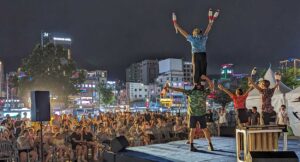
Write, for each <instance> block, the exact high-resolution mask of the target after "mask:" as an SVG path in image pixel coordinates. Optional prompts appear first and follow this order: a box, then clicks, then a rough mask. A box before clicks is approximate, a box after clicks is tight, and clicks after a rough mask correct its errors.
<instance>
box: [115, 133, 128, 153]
mask: <svg viewBox="0 0 300 162" xmlns="http://www.w3.org/2000/svg"><path fill="white" fill-rule="evenodd" d="M127 146H129V143H128V141H127V139H126V138H125V137H124V136H120V137H116V138H115V139H113V140H112V141H111V151H112V152H115V153H116V152H120V151H122V150H124V149H125V148H126V147H127Z"/></svg>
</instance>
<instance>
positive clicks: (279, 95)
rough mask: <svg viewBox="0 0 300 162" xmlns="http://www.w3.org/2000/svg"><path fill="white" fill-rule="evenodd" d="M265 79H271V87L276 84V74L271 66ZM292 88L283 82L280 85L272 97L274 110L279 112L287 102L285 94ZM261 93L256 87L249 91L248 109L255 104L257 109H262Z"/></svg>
mask: <svg viewBox="0 0 300 162" xmlns="http://www.w3.org/2000/svg"><path fill="white" fill-rule="evenodd" d="M264 79H265V80H269V81H270V87H271V88H272V87H274V86H275V84H276V80H275V74H274V72H273V71H272V69H271V68H269V69H268V70H267V72H266V74H265V76H264ZM290 91H291V89H290V88H289V87H287V86H286V85H285V84H283V83H282V82H281V83H280V85H279V88H277V89H276V90H275V93H274V96H273V98H272V105H273V106H274V110H275V111H276V112H278V110H279V108H280V106H281V105H283V104H286V99H285V94H286V93H287V92H290ZM261 105H262V104H261V94H260V93H259V91H258V90H256V89H254V90H252V91H251V92H250V93H249V96H248V98H247V101H246V107H247V108H248V109H250V108H252V107H253V106H256V107H257V110H258V111H259V112H260V111H261Z"/></svg>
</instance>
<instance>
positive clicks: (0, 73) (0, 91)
mask: <svg viewBox="0 0 300 162" xmlns="http://www.w3.org/2000/svg"><path fill="white" fill-rule="evenodd" d="M3 87H4V66H3V62H2V61H1V60H0V97H3Z"/></svg>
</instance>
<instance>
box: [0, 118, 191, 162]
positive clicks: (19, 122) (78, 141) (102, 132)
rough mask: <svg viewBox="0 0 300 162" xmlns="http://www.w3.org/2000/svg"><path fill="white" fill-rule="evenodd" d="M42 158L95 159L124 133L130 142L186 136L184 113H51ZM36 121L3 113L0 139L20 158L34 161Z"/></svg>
mask: <svg viewBox="0 0 300 162" xmlns="http://www.w3.org/2000/svg"><path fill="white" fill-rule="evenodd" d="M42 128H43V129H42V136H43V150H44V151H43V158H44V160H45V161H46V162H49V161H53V158H55V159H56V160H55V161H66V159H76V160H77V161H88V159H90V160H95V161H97V160H98V159H99V157H100V155H101V151H104V150H106V149H110V148H109V147H110V142H111V140H112V139H114V138H115V137H118V136H125V137H126V139H127V140H128V141H129V143H130V146H142V145H148V144H153V143H163V142H168V141H171V140H180V139H187V136H188V129H187V128H188V127H187V119H186V116H179V115H171V114H170V113H164V114H162V113H154V112H147V113H129V112H123V113H121V112H120V113H100V114H99V115H95V116H94V115H92V114H88V115H86V116H85V115H83V116H81V117H80V118H79V117H78V116H73V115H72V114H63V115H57V114H54V115H53V117H52V119H51V121H50V122H43V127H42ZM40 139H41V129H40V124H39V123H37V122H31V121H30V119H28V118H26V117H24V118H21V117H20V115H18V116H17V117H16V118H15V119H13V118H12V117H10V116H9V115H7V116H6V119H5V120H3V121H1V131H0V141H10V142H12V143H13V144H14V145H15V146H16V148H17V149H18V153H19V157H20V161H21V162H25V161H27V158H28V157H30V159H31V161H36V160H37V159H38V157H39V153H40V152H39V150H40V146H41V145H40V141H41V140H40Z"/></svg>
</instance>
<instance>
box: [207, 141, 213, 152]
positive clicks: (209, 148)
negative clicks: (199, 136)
mask: <svg viewBox="0 0 300 162" xmlns="http://www.w3.org/2000/svg"><path fill="white" fill-rule="evenodd" d="M208 150H209V151H214V147H213V145H212V143H209V146H208Z"/></svg>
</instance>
